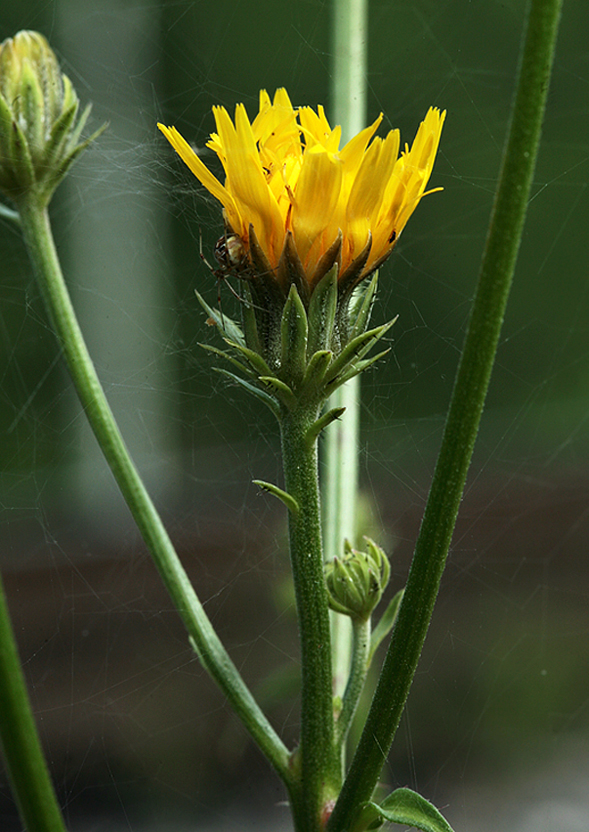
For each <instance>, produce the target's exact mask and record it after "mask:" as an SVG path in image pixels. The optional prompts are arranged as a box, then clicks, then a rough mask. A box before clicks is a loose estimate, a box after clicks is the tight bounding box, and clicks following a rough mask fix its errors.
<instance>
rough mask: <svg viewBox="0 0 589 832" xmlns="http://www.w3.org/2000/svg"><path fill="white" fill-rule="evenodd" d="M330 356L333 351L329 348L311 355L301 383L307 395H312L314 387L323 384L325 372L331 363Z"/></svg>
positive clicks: (331, 356)
mask: <svg viewBox="0 0 589 832" xmlns="http://www.w3.org/2000/svg"><path fill="white" fill-rule="evenodd" d="M332 358H333V353H332V352H330V351H329V350H320V351H319V352H316V353H315V354H314V355H313V356H312V357H311V360H310V361H309V363H308V364H307V369H306V370H305V377H304V378H303V383H302V384H301V388H302V389H304V390H305V393H306V394H307V395H312V394H313V392H314V388H315V390H316V389H317V388H318V387H319V386H320V385H321V384H323V380H324V378H325V373H326V372H327V368H328V367H329V365H330V364H331V360H332Z"/></svg>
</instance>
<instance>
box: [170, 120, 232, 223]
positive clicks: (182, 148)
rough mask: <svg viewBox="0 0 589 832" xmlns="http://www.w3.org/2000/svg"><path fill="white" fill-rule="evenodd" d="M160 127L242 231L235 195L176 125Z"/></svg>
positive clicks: (177, 151)
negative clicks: (215, 174)
mask: <svg viewBox="0 0 589 832" xmlns="http://www.w3.org/2000/svg"><path fill="white" fill-rule="evenodd" d="M158 127H159V129H160V130H161V131H162V133H163V134H164V136H165V137H166V138H167V140H168V141H169V142H170V144H171V145H172V147H173V148H174V150H175V151H176V153H177V154H178V155H179V156H180V158H181V159H182V161H183V162H184V164H186V165H187V166H188V167H189V168H190V170H191V171H192V173H193V174H194V175H195V176H196V178H197V179H198V181H199V182H200V183H201V184H202V185H204V186H205V188H206V189H207V191H209V192H210V193H212V195H213V196H214V197H216V198H217V199H218V200H219V202H220V203H221V204H222V205H223V207H224V208H225V211H226V213H227V220H228V222H229V224H230V225H231V227H232V228H233V229H234V231H236V232H237V233H241V231H242V229H243V225H244V224H243V222H242V218H241V215H240V212H239V210H238V208H237V204H236V202H235V200H234V198H233V196H232V195H231V194H230V193H229V191H228V190H227V189H226V188H224V187H223V185H221V183H220V182H219V180H218V179H217V178H216V177H215V176H213V174H212V173H211V172H210V170H209V169H208V168H207V166H206V165H205V164H203V162H202V161H201V160H200V159H199V157H198V156H197V154H196V153H195V152H194V150H193V149H192V148H191V147H190V145H189V144H188V142H187V141H186V139H185V138H183V136H181V135H180V133H179V132H178V131H177V130H176V128H175V127H166V126H165V125H163V124H158Z"/></svg>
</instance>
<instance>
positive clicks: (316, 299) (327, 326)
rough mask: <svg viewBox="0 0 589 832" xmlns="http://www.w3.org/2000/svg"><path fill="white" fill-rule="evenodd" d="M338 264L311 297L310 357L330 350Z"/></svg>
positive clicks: (335, 303)
mask: <svg viewBox="0 0 589 832" xmlns="http://www.w3.org/2000/svg"><path fill="white" fill-rule="evenodd" d="M337 273H338V267H337V263H336V264H335V265H334V266H333V267H332V268H331V269H330V271H328V272H327V274H326V275H325V277H323V278H322V279H321V280H320V281H319V283H318V284H317V286H316V287H315V289H314V290H313V294H312V295H311V300H310V302H309V313H308V314H309V345H308V351H309V354H310V355H313V353H316V352H317V351H318V350H328V349H330V347H331V338H332V335H333V327H334V323H335V313H336V309H337V292H338V289H337Z"/></svg>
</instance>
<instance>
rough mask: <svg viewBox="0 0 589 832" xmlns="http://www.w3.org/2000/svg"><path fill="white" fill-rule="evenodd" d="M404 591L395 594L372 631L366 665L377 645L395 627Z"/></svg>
mask: <svg viewBox="0 0 589 832" xmlns="http://www.w3.org/2000/svg"><path fill="white" fill-rule="evenodd" d="M404 591H405V590H404V589H400V590H399V591H398V592H397V594H396V595H395V596H394V598H392V600H391V601H390V603H389V605H388V607H387V608H386V610H385V611H384V612H383V614H382V615H381V617H380V620H379V622H378V624H377V625H376V627H375V628H374V630H373V631H372V635H371V637H370V650H369V651H368V664H370V662H371V661H372V658H373V656H374V654H375V652H376V650H377V649H378V646H379V644H381V643H382V641H383V639H385V638H386V637H387V636H388V634H389V633H390V632H391V630H392V629H393V627H394V626H395V621H396V620H397V613H398V612H399V605H400V604H401V601H402V599H403V592H404Z"/></svg>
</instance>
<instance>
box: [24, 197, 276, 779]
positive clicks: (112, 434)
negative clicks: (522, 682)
mask: <svg viewBox="0 0 589 832" xmlns="http://www.w3.org/2000/svg"><path fill="white" fill-rule="evenodd" d="M17 207H18V209H19V213H20V217H21V223H22V227H23V233H24V238H25V242H26V244H27V246H28V249H29V253H30V255H31V259H32V261H33V264H34V266H35V269H36V272H37V278H38V280H39V283H40V285H41V288H42V291H43V296H44V298H45V304H46V307H47V310H48V312H49V315H50V317H51V319H52V321H53V324H54V326H55V329H56V332H57V335H58V338H59V341H60V343H61V346H62V349H63V352H64V356H65V359H66V361H67V365H68V368H69V371H70V374H71V376H72V379H73V382H74V386H75V388H76V391H77V393H78V396H79V398H80V401H81V403H82V406H83V408H84V411H85V413H86V416H87V417H88V421H89V422H90V425H91V427H92V430H93V431H94V434H95V436H96V439H97V440H98V444H99V445H100V447H101V449H102V452H103V453H104V456H105V458H106V461H107V462H108V464H109V466H110V468H111V471H112V473H113V475H114V477H115V479H116V481H117V484H118V486H119V488H120V489H121V492H122V494H123V497H124V498H125V500H126V502H127V505H128V506H129V508H130V510H131V513H132V515H133V517H134V519H135V522H136V523H137V525H138V527H139V530H140V532H141V534H142V536H143V539H144V541H145V543H146V544H147V547H148V549H149V551H150V553H151V555H152V557H153V559H154V562H155V565H156V567H157V569H158V571H159V573H160V576H161V578H162V580H163V582H164V584H165V586H166V588H167V590H168V592H169V594H170V596H171V598H172V601H173V603H174V605H175V606H176V608H177V610H178V612H179V614H180V616H181V618H182V620H183V621H184V624H185V626H186V629H187V630H188V633H189V636H190V639H191V643H192V645H193V647H194V649H195V651H196V652H197V654H198V656H199V658H200V660H201V662H202V664H203V665H204V667H205V668H206V670H207V671H208V672H209V673H210V675H211V676H212V677H213V679H214V680H215V681H216V682H217V684H218V685H219V687H220V688H221V690H222V691H223V693H224V694H225V696H226V697H227V698H228V700H229V702H230V703H231V705H232V706H233V708H234V710H235V711H236V713H237V715H238V716H239V717H240V718H241V720H242V722H243V723H244V725H245V726H246V727H247V729H248V730H249V732H250V733H251V735H252V737H253V738H254V740H255V741H256V742H257V744H258V745H259V747H260V748H261V750H262V751H263V752H264V754H265V755H266V756H267V757H268V759H269V760H270V762H271V763H272V765H273V766H274V767H275V769H276V770H277V771H278V773H279V774H280V775H281V777H282V778H283V780H284V781H285V782H286V783H287V784H288V783H289V782H290V781H291V780H292V775H291V773H290V771H289V769H288V758H289V752H288V749H287V748H286V747H285V746H284V744H283V743H282V741H281V740H280V738H279V737H278V735H277V734H276V732H275V731H274V729H273V728H272V726H271V725H270V723H269V722H268V720H267V719H266V717H265V715H264V714H263V713H262V711H261V710H260V708H259V706H258V704H257V703H256V701H255V700H254V698H253V697H252V695H251V693H250V691H249V689H248V688H247V686H246V684H245V682H244V681H243V679H242V677H241V675H240V674H239V672H238V670H237V668H236V667H235V665H234V664H233V662H232V661H231V659H230V658H229V655H228V653H227V651H226V650H225V648H224V647H223V645H222V644H221V641H220V640H219V637H218V636H217V634H216V632H215V630H214V629H213V626H212V624H211V622H210V620H209V619H208V617H207V615H206V613H205V611H204V609H203V607H202V604H201V603H200V601H199V599H198V597H197V595H196V593H195V591H194V588H193V587H192V585H191V583H190V581H189V579H188V576H187V575H186V572H185V571H184V568H183V566H182V564H181V563H180V559H179V558H178V555H177V554H176V551H175V549H174V546H173V544H172V542H171V540H170V538H169V536H168V533H167V532H166V530H165V528H164V526H163V523H162V521H161V518H160V516H159V514H158V513H157V510H156V508H155V506H154V504H153V502H152V501H151V498H150V497H149V494H148V493H147V491H146V489H145V486H144V484H143V482H142V480H141V478H140V476H139V474H138V473H137V470H136V468H135V466H134V464H133V461H132V459H131V457H130V455H129V452H128V450H127V447H126V445H125V442H124V440H123V438H122V436H121V433H120V431H119V428H118V426H117V424H116V421H115V418H114V416H113V413H112V411H111V409H110V406H109V404H108V402H107V400H106V396H105V395H104V391H103V389H102V387H101V385H100V381H99V379H98V376H97V374H96V370H95V368H94V365H93V363H92V359H91V358H90V355H89V353H88V350H87V348H86V344H85V342H84V338H83V335H82V332H81V330H80V327H79V325H78V322H77V319H76V314H75V311H74V308H73V306H72V303H71V300H70V297H69V294H68V290H67V287H66V284H65V281H64V279H63V274H62V272H61V267H60V264H59V259H58V257H57V252H56V250H55V244H54V242H53V237H52V234H51V226H50V223H49V216H48V214H47V211H46V210H43V209H42V208H40V207H39V206H38V204H37V202H36V200H35V199H34V198H33V196H30V197H29V196H27V197H23V199H21V200H20V202H19V204H18V206H17Z"/></svg>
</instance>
